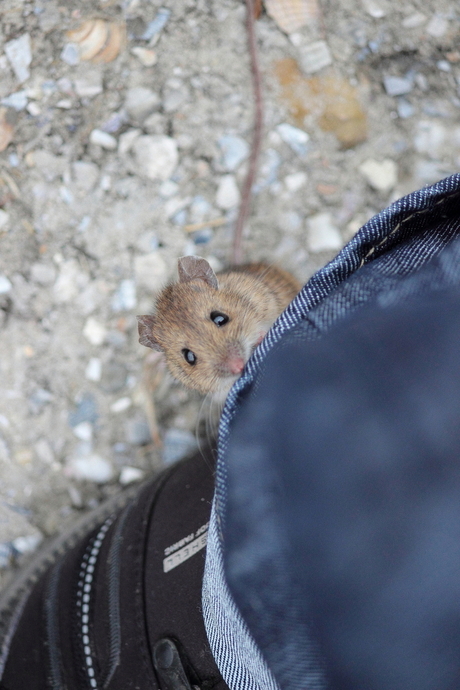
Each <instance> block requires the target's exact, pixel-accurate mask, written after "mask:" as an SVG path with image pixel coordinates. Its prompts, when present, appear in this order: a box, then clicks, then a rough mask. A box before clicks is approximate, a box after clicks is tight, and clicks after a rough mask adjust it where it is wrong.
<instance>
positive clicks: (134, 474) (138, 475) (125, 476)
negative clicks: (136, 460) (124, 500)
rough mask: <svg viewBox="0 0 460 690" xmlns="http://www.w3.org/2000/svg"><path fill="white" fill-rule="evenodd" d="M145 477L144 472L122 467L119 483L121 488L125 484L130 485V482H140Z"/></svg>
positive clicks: (136, 468) (135, 468) (134, 468)
mask: <svg viewBox="0 0 460 690" xmlns="http://www.w3.org/2000/svg"><path fill="white" fill-rule="evenodd" d="M144 477H145V472H144V470H140V469H139V468H138V467H129V466H128V467H123V469H122V470H121V472H120V478H119V480H118V481H119V482H120V484H121V485H122V486H126V485H127V484H132V482H140V481H142V479H144Z"/></svg>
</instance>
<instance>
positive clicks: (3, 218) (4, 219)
mask: <svg viewBox="0 0 460 690" xmlns="http://www.w3.org/2000/svg"><path fill="white" fill-rule="evenodd" d="M9 219H10V214H9V213H7V212H6V211H4V210H3V209H2V208H0V230H1V229H2V228H4V227H5V225H6V224H7V223H8V221H9Z"/></svg>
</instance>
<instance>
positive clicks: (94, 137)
mask: <svg viewBox="0 0 460 690" xmlns="http://www.w3.org/2000/svg"><path fill="white" fill-rule="evenodd" d="M89 140H90V142H91V143H92V144H97V145H98V146H100V147H101V148H103V149H107V151H113V150H114V149H116V148H117V140H116V139H115V137H113V136H112V135H111V134H109V133H108V132H103V131H102V129H93V131H92V132H91V134H90V135H89Z"/></svg>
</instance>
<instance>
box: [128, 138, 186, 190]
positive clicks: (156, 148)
mask: <svg viewBox="0 0 460 690" xmlns="http://www.w3.org/2000/svg"><path fill="white" fill-rule="evenodd" d="M132 149H133V153H134V156H135V159H136V164H137V170H136V172H138V174H139V175H140V176H141V177H146V178H148V179H149V180H167V179H168V178H169V177H171V175H172V174H173V172H174V170H175V169H176V167H177V164H178V162H179V154H178V152H177V144H176V142H175V141H174V139H172V138H171V137H167V136H165V135H162V134H157V135H145V136H141V137H138V138H137V139H136V140H135V141H134V143H133V145H132Z"/></svg>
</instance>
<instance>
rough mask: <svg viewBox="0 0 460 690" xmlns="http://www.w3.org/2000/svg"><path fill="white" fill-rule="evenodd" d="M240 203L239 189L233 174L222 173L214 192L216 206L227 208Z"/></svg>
mask: <svg viewBox="0 0 460 690" xmlns="http://www.w3.org/2000/svg"><path fill="white" fill-rule="evenodd" d="M239 203H240V191H239V189H238V186H237V184H236V179H235V176H234V175H223V176H222V177H221V178H220V180H219V185H218V187H217V192H216V206H218V207H219V208H221V209H223V210H229V209H231V208H234V207H235V206H238V204H239Z"/></svg>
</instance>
